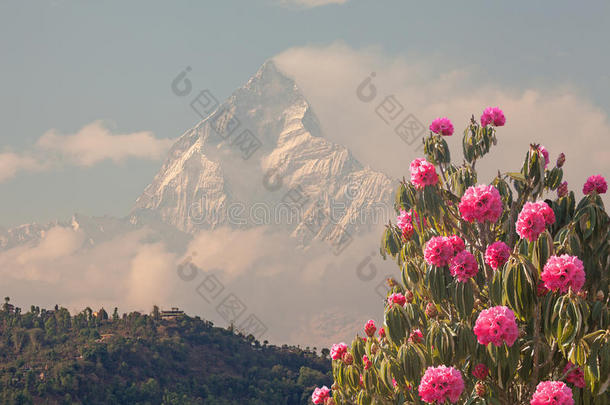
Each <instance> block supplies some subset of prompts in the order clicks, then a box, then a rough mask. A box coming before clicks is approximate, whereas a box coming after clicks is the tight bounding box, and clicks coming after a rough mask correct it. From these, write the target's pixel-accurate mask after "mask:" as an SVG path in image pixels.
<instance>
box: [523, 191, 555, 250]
mask: <svg viewBox="0 0 610 405" xmlns="http://www.w3.org/2000/svg"><path fill="white" fill-rule="evenodd" d="M539 203H542V204H544V205H546V203H545V202H543V201H539V202H535V203H534V202H527V203H525V205H524V206H523V209H521V212H520V213H519V217H518V218H517V233H518V234H519V236H520V237H521V238H523V239H527V240H529V241H530V242H533V241H535V240H536V239H538V236H540V234H541V233H542V232H543V231H544V228H545V226H546V221H547V218H545V216H544V212H545V211H546V210H544V209H542V204H539ZM547 207H548V205H547ZM551 211H552V210H551ZM547 215H548V212H547ZM553 217H554V216H553Z"/></svg>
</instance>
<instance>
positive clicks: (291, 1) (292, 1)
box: [280, 0, 349, 8]
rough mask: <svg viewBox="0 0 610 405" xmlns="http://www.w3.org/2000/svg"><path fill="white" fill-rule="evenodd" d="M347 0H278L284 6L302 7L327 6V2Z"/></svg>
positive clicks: (336, 2) (343, 2)
mask: <svg viewBox="0 0 610 405" xmlns="http://www.w3.org/2000/svg"><path fill="white" fill-rule="evenodd" d="M348 1H349V0H280V4H282V5H286V6H290V5H293V6H299V7H304V8H313V7H319V6H327V5H329V4H345V3H347V2H348Z"/></svg>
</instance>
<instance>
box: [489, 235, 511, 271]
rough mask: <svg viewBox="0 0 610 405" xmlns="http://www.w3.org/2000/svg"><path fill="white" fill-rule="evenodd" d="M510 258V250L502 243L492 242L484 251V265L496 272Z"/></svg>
mask: <svg viewBox="0 0 610 405" xmlns="http://www.w3.org/2000/svg"><path fill="white" fill-rule="evenodd" d="M509 257H510V248H509V247H508V245H507V244H506V243H504V242H502V241H498V242H494V243H492V244H491V245H489V246H487V249H485V263H487V264H489V265H490V266H491V268H492V269H494V270H498V269H499V268H500V267H502V266H504V263H506V262H507V261H508V258H509Z"/></svg>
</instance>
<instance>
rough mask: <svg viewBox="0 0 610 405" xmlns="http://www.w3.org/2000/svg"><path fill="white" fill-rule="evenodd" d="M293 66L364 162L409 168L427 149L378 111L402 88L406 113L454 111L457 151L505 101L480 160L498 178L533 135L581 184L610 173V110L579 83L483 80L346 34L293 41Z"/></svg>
mask: <svg viewBox="0 0 610 405" xmlns="http://www.w3.org/2000/svg"><path fill="white" fill-rule="evenodd" d="M275 60H276V62H277V64H278V66H279V67H280V68H281V69H282V70H284V71H285V72H287V73H288V74H289V75H292V76H293V77H294V78H295V80H296V82H297V85H299V87H300V88H301V89H302V90H303V92H304V93H305V95H306V97H307V98H308V99H309V101H310V102H311V104H312V106H313V109H314V112H315V113H316V114H317V115H318V118H319V119H320V121H321V123H322V126H323V128H324V129H325V134H326V136H327V137H328V138H330V139H331V140H333V141H335V142H337V143H340V144H343V145H345V146H347V147H348V148H350V149H351V150H352V152H353V153H354V154H355V156H356V157H357V158H358V159H359V160H360V161H361V162H363V163H365V164H369V165H371V166H372V167H373V168H376V169H379V170H382V171H384V172H386V173H387V174H389V175H391V176H393V177H395V178H400V177H402V176H404V175H408V166H409V162H410V161H411V160H412V159H413V158H414V157H416V156H417V155H420V154H421V152H416V151H415V150H414V149H415V146H416V144H413V145H408V144H406V143H405V142H403V141H402V140H401V139H400V137H399V136H398V135H396V134H395V133H394V131H393V128H395V126H396V124H397V123H398V121H399V120H398V121H396V122H394V123H393V125H388V124H386V123H385V122H384V121H383V120H382V119H381V118H380V117H379V116H378V115H377V114H376V108H377V106H378V105H379V104H380V103H381V102H382V101H383V100H384V98H385V97H386V96H390V95H394V96H395V98H396V100H397V101H398V102H399V103H400V104H402V106H403V107H404V110H403V115H401V116H400V117H401V118H402V117H404V116H406V115H407V114H408V113H410V114H413V115H415V116H416V117H417V118H418V119H419V121H421V123H422V124H424V125H425V126H426V127H427V126H428V124H429V123H430V121H432V120H433V119H434V118H436V117H439V116H448V117H449V118H451V120H452V121H453V123H454V125H455V128H456V133H455V134H454V136H453V137H451V139H449V143H450V147H451V148H452V152H453V154H454V158H455V159H456V160H458V161H459V160H460V158H461V137H462V134H461V133H462V130H463V128H465V126H466V124H467V121H468V119H469V117H470V116H471V114H474V115H475V116H476V117H478V116H480V114H481V112H482V110H483V109H484V108H485V107H487V106H500V107H501V108H502V109H503V110H504V111H505V113H506V116H507V124H506V126H505V127H504V128H500V129H499V131H498V145H497V146H496V147H495V148H494V149H493V150H492V152H491V153H490V154H489V155H488V156H486V157H485V158H484V159H483V160H482V161H481V162H480V164H479V165H478V167H479V168H480V169H481V173H482V176H480V181H482V182H483V181H488V180H489V179H490V178H491V176H493V175H494V173H497V169H498V168H499V169H500V170H502V171H505V170H511V171H513V170H518V169H519V168H520V166H521V163H522V159H523V157H524V155H525V152H526V150H527V148H528V145H529V143H531V142H538V143H542V144H544V145H545V146H546V148H547V149H548V150H549V151H550V153H551V158H552V159H553V161H554V159H555V158H556V157H557V155H558V154H559V153H560V152H564V153H565V154H566V156H567V162H566V165H565V169H566V177H567V180H568V182H569V185H570V187H571V188H573V189H574V190H579V189H581V187H582V184H583V183H584V181H585V179H586V177H587V176H589V175H590V174H597V173H601V174H603V175H605V176H608V175H609V174H610V123H609V120H608V116H607V114H606V113H605V112H604V111H602V110H601V109H600V108H599V107H597V106H595V105H594V104H593V103H592V102H591V101H590V100H588V99H587V98H585V97H583V96H582V95H580V94H579V93H578V91H577V90H575V89H573V88H569V87H566V86H565V85H558V86H556V87H555V88H551V89H548V88H545V89H543V88H525V87H524V88H517V87H515V88H513V87H507V86H502V85H498V84H496V83H493V82H488V81H484V80H483V81H482V80H480V77H485V76H486V75H485V74H482V72H479V71H477V69H476V68H475V67H470V66H466V67H452V66H451V65H450V63H447V62H446V61H441V60H438V59H435V58H432V57H423V58H422V57H418V58H412V59H407V58H404V57H394V56H388V55H387V54H385V53H383V52H381V51H379V50H377V49H374V48H366V49H353V48H351V47H349V46H347V45H345V44H342V43H334V44H331V45H329V46H323V47H313V46H307V47H301V48H291V49H288V50H287V51H285V52H283V53H281V54H280V55H278V56H277V57H276V58H275ZM373 72H374V74H375V77H374V78H373V79H372V84H373V85H374V86H375V88H376V90H377V95H376V97H375V98H374V99H373V100H372V101H370V102H363V101H361V100H360V99H359V98H358V97H357V96H356V89H357V87H358V86H359V85H360V84H361V83H362V82H363V80H364V79H366V78H367V77H369V75H371V73H373Z"/></svg>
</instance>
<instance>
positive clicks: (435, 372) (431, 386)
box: [418, 366, 464, 404]
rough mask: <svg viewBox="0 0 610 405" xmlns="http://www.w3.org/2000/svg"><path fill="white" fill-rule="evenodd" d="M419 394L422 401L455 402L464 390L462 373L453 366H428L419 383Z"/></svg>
mask: <svg viewBox="0 0 610 405" xmlns="http://www.w3.org/2000/svg"><path fill="white" fill-rule="evenodd" d="M418 391H419V396H420V397H421V399H422V400H423V401H424V402H427V403H434V402H436V403H438V404H442V403H444V402H445V401H446V400H449V401H450V402H453V403H455V402H457V401H458V399H459V398H460V396H461V395H462V392H463V391H464V380H463V379H462V374H461V373H460V372H459V371H458V370H456V369H455V368H453V367H447V366H439V367H428V369H427V370H426V372H425V373H424V376H423V377H422V379H421V381H420V383H419V389H418Z"/></svg>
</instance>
